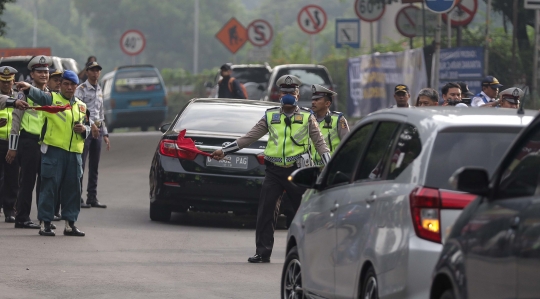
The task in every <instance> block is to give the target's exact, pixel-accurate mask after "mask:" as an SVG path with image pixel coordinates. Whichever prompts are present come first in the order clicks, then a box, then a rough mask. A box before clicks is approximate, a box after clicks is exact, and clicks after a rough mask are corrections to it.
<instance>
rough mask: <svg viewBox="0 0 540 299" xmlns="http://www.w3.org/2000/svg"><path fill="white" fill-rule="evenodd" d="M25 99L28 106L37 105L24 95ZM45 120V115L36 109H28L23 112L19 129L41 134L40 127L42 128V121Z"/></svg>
mask: <svg viewBox="0 0 540 299" xmlns="http://www.w3.org/2000/svg"><path fill="white" fill-rule="evenodd" d="M26 101H27V102H28V105H29V106H30V107H36V106H39V105H38V104H36V103H34V101H32V100H31V99H29V98H28V97H26ZM44 122H45V117H44V116H43V113H42V112H41V111H36V110H32V109H28V110H26V111H25V112H24V115H23V117H22V120H21V131H22V130H25V131H26V132H27V133H30V134H34V135H38V136H40V135H41V129H42V128H43V123H44Z"/></svg>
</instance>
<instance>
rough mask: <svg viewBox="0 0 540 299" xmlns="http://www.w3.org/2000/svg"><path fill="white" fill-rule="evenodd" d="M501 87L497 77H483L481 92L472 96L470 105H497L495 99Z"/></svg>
mask: <svg viewBox="0 0 540 299" xmlns="http://www.w3.org/2000/svg"><path fill="white" fill-rule="evenodd" d="M501 87H502V85H501V84H500V83H499V80H497V78H495V77H493V76H487V77H485V78H484V80H482V92H481V93H479V94H477V95H476V96H475V97H474V98H472V100H471V107H497V105H499V102H498V101H497V100H496V99H497V96H498V94H499V88H501Z"/></svg>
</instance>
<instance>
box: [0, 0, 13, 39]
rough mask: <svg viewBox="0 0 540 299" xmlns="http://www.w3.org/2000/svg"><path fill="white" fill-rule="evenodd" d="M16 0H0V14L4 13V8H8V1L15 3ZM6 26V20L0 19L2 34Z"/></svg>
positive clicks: (0, 31) (0, 33) (0, 32)
mask: <svg viewBox="0 0 540 299" xmlns="http://www.w3.org/2000/svg"><path fill="white" fill-rule="evenodd" d="M13 2H15V0H0V15H2V14H3V13H4V10H5V9H6V4H7V3H13ZM5 28H6V22H5V21H4V18H2V19H1V20H0V36H2V35H4V34H5V33H6V32H5Z"/></svg>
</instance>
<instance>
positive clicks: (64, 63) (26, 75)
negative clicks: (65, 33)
mask: <svg viewBox="0 0 540 299" xmlns="http://www.w3.org/2000/svg"><path fill="white" fill-rule="evenodd" d="M32 57H34V56H30V55H25V56H10V57H1V58H0V66H6V65H7V66H11V67H13V68H15V69H16V70H17V71H18V73H17V74H16V75H15V80H16V81H28V82H31V81H32V78H31V77H30V70H29V69H28V63H29V62H30V59H32ZM51 58H52V66H51V67H52V68H55V69H57V70H60V71H61V72H63V71H64V70H72V71H74V72H76V73H79V68H78V66H77V62H75V60H73V59H71V58H61V57H58V56H51Z"/></svg>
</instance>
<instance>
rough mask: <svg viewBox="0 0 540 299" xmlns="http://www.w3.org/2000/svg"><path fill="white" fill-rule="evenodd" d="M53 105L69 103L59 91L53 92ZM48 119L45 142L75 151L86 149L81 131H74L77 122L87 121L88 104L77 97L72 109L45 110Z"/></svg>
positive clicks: (44, 114) (79, 151)
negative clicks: (59, 110)
mask: <svg viewBox="0 0 540 299" xmlns="http://www.w3.org/2000/svg"><path fill="white" fill-rule="evenodd" d="M52 97H53V98H52V101H53V105H56V106H63V105H66V104H69V103H70V101H69V100H66V99H65V98H64V97H63V96H61V95H60V94H59V93H56V92H53V93H52ZM43 116H44V117H45V118H46V119H47V130H46V131H45V136H44V137H43V143H45V144H47V145H51V146H55V147H58V148H61V149H63V150H66V151H68V152H73V153H82V152H83V149H84V138H83V136H81V134H79V133H75V132H74V131H73V126H74V125H75V123H76V122H79V123H81V124H83V123H84V122H85V121H86V104H84V103H83V102H82V101H80V100H79V99H77V98H75V102H74V104H73V105H72V106H71V110H65V111H63V112H58V113H47V112H44V113H43Z"/></svg>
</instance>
